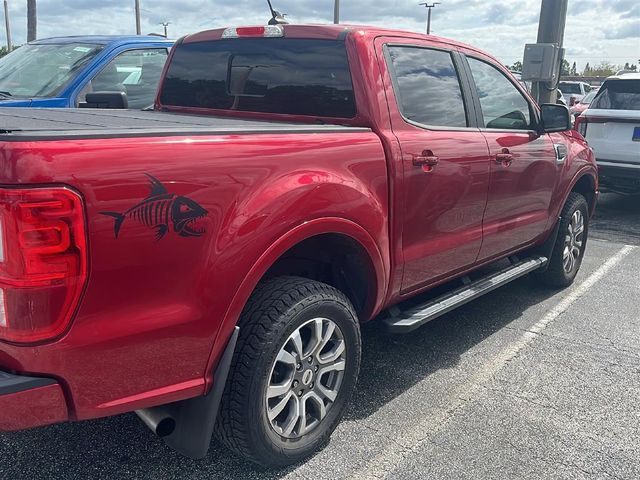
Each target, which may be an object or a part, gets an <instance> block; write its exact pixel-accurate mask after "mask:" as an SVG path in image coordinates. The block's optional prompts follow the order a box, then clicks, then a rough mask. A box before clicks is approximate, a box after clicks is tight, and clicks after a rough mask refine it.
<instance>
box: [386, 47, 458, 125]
mask: <svg viewBox="0 0 640 480" xmlns="http://www.w3.org/2000/svg"><path fill="white" fill-rule="evenodd" d="M388 52H389V58H390V60H391V65H390V69H391V71H392V75H393V77H394V79H395V90H396V97H397V98H398V103H399V105H398V106H399V107H400V110H401V112H402V115H403V116H404V117H405V118H406V119H408V120H411V121H413V122H416V123H419V124H422V125H427V126H438V127H466V126H467V116H466V114H465V108H464V100H463V97H462V89H461V87H460V80H459V78H458V73H457V72H456V68H455V66H454V64H453V59H452V58H451V54H450V53H449V52H444V51H441V50H431V49H428V48H420V47H401V46H389V47H388Z"/></svg>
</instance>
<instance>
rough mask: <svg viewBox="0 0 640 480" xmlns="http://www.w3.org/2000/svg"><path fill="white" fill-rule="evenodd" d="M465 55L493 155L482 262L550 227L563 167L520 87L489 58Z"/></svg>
mask: <svg viewBox="0 0 640 480" xmlns="http://www.w3.org/2000/svg"><path fill="white" fill-rule="evenodd" d="M467 60H468V62H469V63H468V65H469V69H470V72H471V77H472V83H475V88H476V91H477V93H478V95H477V100H478V101H479V105H478V104H477V105H476V109H477V110H479V111H480V112H481V114H480V115H479V117H480V121H482V122H483V124H482V126H483V127H484V128H483V129H482V132H483V135H484V136H485V138H486V139H487V143H488V145H489V155H490V157H491V162H490V164H491V180H490V184H489V198H488V201H487V209H486V212H485V215H484V228H483V230H484V240H483V243H482V249H481V250H480V256H479V258H478V260H479V261H483V260H488V259H491V258H494V257H500V256H502V255H504V254H507V253H509V252H511V251H514V250H515V249H518V248H521V247H523V246H526V245H527V244H530V243H532V242H533V241H534V240H536V239H537V238H538V237H540V235H542V234H543V232H545V231H546V228H547V226H548V222H549V209H550V206H551V197H552V195H553V191H554V188H555V184H556V179H557V178H558V168H559V167H560V166H559V164H558V163H557V161H556V152H555V148H554V146H553V142H552V141H551V139H550V137H549V136H548V135H546V134H543V135H540V134H538V133H537V132H536V128H535V126H536V121H537V120H536V117H535V110H534V106H533V104H532V103H531V102H530V100H528V99H527V97H526V96H525V95H524V94H523V93H522V92H521V90H520V87H517V86H516V83H515V82H513V81H511V80H510V79H509V78H508V77H507V76H506V75H505V73H504V72H502V71H501V70H500V69H498V68H497V67H496V66H494V65H493V64H492V63H490V61H489V60H487V59H482V58H474V57H471V56H467Z"/></svg>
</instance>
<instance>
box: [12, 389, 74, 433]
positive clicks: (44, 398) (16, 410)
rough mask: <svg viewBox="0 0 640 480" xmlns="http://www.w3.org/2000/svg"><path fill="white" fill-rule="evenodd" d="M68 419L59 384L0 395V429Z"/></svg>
mask: <svg viewBox="0 0 640 480" xmlns="http://www.w3.org/2000/svg"><path fill="white" fill-rule="evenodd" d="M67 420H69V416H68V413H67V405H66V403H65V399H64V394H63V392H62V388H61V387H60V385H57V384H54V385H47V386H45V387H39V388H33V389H30V390H24V391H22V392H17V393H11V394H9V395H0V431H15V430H24V429H26V428H32V427H36V426H42V425H50V424H53V423H60V422H65V421H67Z"/></svg>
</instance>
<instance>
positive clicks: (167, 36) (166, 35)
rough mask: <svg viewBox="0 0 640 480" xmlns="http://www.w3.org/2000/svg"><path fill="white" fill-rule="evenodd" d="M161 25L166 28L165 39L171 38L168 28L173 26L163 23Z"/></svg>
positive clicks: (169, 23)
mask: <svg viewBox="0 0 640 480" xmlns="http://www.w3.org/2000/svg"><path fill="white" fill-rule="evenodd" d="M160 25H162V26H163V27H164V38H169V30H168V28H167V27H168V26H169V25H171V22H162V23H160Z"/></svg>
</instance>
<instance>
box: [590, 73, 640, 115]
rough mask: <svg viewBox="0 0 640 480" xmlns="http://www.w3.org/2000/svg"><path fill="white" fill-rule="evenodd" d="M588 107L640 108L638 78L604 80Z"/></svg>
mask: <svg viewBox="0 0 640 480" xmlns="http://www.w3.org/2000/svg"><path fill="white" fill-rule="evenodd" d="M590 108H596V109H601V110H640V79H628V80H623V79H620V80H607V81H605V82H604V84H603V85H602V87H601V88H600V90H598V94H597V95H596V98H595V99H594V100H593V102H591V105H590Z"/></svg>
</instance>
